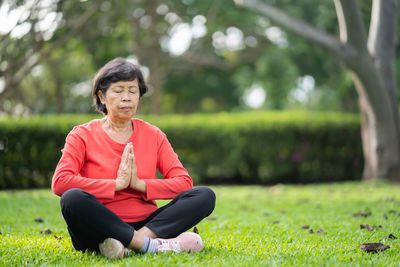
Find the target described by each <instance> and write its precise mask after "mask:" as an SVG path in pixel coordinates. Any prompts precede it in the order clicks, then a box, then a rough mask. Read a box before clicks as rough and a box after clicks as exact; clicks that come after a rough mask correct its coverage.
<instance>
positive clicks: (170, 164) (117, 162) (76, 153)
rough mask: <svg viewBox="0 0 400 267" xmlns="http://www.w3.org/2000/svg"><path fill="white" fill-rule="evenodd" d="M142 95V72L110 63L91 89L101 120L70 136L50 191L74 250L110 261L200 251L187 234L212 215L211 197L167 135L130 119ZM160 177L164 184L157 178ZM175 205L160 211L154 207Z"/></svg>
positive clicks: (198, 239)
mask: <svg viewBox="0 0 400 267" xmlns="http://www.w3.org/2000/svg"><path fill="white" fill-rule="evenodd" d="M146 91H147V86H146V84H145V82H144V79H143V75H142V73H141V71H140V70H139V69H138V68H137V67H136V66H135V65H134V64H132V63H129V62H127V61H126V60H124V59H122V58H116V59H114V60H112V61H110V62H108V63H107V64H106V65H104V66H103V67H102V68H101V69H100V70H99V71H98V73H97V74H96V76H95V78H94V82H93V92H92V93H93V97H94V99H95V103H96V108H97V110H98V111H100V112H101V113H103V114H104V115H105V117H103V118H102V119H95V120H92V121H90V122H88V123H85V124H82V125H78V126H76V127H74V129H73V130H72V131H71V132H70V133H69V134H68V136H67V138H66V142H65V146H64V149H63V150H62V156H61V159H60V161H59V163H58V165H57V167H56V170H55V173H54V176H53V180H52V190H53V192H54V193H55V194H57V195H58V196H61V210H62V214H63V216H64V219H65V221H66V223H67V225H68V231H69V234H70V236H71V239H72V244H73V246H74V247H75V249H77V250H82V251H85V250H89V251H100V252H101V253H102V254H103V255H104V256H106V257H108V258H116V257H122V256H124V254H126V253H127V252H129V251H130V250H135V251H138V252H141V253H146V252H153V253H155V252H159V251H174V252H180V251H191V252H197V251H200V250H201V249H202V248H203V241H202V239H201V237H200V236H199V235H198V234H195V233H193V232H185V231H187V230H189V229H190V228H192V227H193V226H194V225H196V224H197V223H198V222H200V221H201V220H202V219H204V218H205V217H207V216H208V215H210V214H211V212H212V211H213V210H214V205H215V194H214V192H213V191H212V190H211V189H209V188H207V187H196V188H192V186H193V182H192V179H191V178H190V176H189V174H188V172H187V171H186V169H185V168H184V167H183V166H182V164H181V162H180V161H179V159H178V156H177V155H176V154H175V153H174V151H173V149H172V147H171V145H170V143H169V142H168V140H167V137H166V135H165V134H164V133H163V132H162V131H161V130H160V129H158V128H157V127H155V126H153V125H151V124H149V123H146V122H144V121H142V120H139V119H133V118H132V117H133V116H134V115H135V113H136V109H137V107H138V104H139V100H140V97H141V96H142V95H143V94H145V93H146ZM157 169H158V170H159V171H160V173H161V174H162V175H163V177H164V179H157V178H156V170H157ZM157 199H173V200H172V201H171V202H170V203H169V204H167V205H165V206H163V207H161V208H159V207H157V204H156V202H155V200H157Z"/></svg>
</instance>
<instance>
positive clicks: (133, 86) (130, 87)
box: [112, 85, 139, 89]
mask: <svg viewBox="0 0 400 267" xmlns="http://www.w3.org/2000/svg"><path fill="white" fill-rule="evenodd" d="M112 88H121V89H124V88H125V86H122V85H114V86H113V87H112ZM132 88H139V86H136V85H132V86H129V87H128V89H132Z"/></svg>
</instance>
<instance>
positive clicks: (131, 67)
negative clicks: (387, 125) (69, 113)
mask: <svg viewBox="0 0 400 267" xmlns="http://www.w3.org/2000/svg"><path fill="white" fill-rule="evenodd" d="M135 79H137V80H138V84H139V94H140V97H142V95H144V94H145V93H146V92H147V85H146V83H145V81H144V78H143V74H142V72H141V71H140V69H139V67H138V66H136V65H135V64H133V63H131V62H129V61H127V60H125V59H123V58H120V57H117V58H115V59H113V60H111V61H109V62H107V63H106V64H105V65H104V66H103V67H102V68H101V69H100V70H99V71H98V72H97V73H96V75H95V76H94V80H93V89H92V95H93V98H94V101H95V106H96V110H97V111H99V112H101V113H103V114H104V115H107V108H106V106H105V105H103V103H101V101H100V98H99V97H98V96H97V92H98V91H101V92H102V94H103V95H106V92H107V90H108V88H109V87H110V85H111V84H112V83H115V82H119V81H133V80H135Z"/></svg>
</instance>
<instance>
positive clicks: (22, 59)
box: [0, 0, 101, 111]
mask: <svg viewBox="0 0 400 267" xmlns="http://www.w3.org/2000/svg"><path fill="white" fill-rule="evenodd" d="M100 3H101V1H98V2H97V3H96V4H94V5H91V6H90V8H86V9H85V7H87V6H85V5H72V4H71V3H68V2H65V1H63V0H59V1H50V2H48V1H41V0H32V1H27V2H25V1H13V0H8V1H3V2H2V3H1V4H0V6H1V10H2V13H3V15H4V19H2V20H3V23H7V25H5V24H4V25H2V29H1V33H0V40H1V42H0V51H1V52H0V80H1V88H0V107H3V109H7V106H8V107H9V108H11V107H12V103H11V102H12V101H9V102H8V103H6V104H5V103H4V102H5V100H6V99H10V98H11V99H12V98H16V99H18V101H19V102H21V103H23V104H26V103H27V102H28V101H29V99H28V98H27V97H26V95H25V94H24V93H23V92H22V91H21V84H22V81H23V79H24V78H26V76H28V75H29V74H30V72H31V71H32V69H33V68H34V67H35V66H37V65H38V64H40V63H41V62H43V61H45V60H46V59H48V58H49V57H50V55H51V53H52V52H53V51H54V50H55V49H57V48H59V47H60V46H62V45H63V44H65V43H66V42H67V41H68V40H69V39H71V38H73V36H74V35H75V34H77V33H78V32H79V31H80V30H81V28H82V27H83V25H85V23H87V22H88V21H89V19H90V18H91V17H92V16H93V14H94V13H95V12H96V10H97V8H98V7H99V5H100ZM68 8H73V9H74V11H75V12H76V13H75V15H74V16H63V14H64V13H63V12H64V11H65V10H66V9H68ZM71 13H72V12H71ZM76 14H79V15H78V16H76ZM57 27H62V28H63V29H64V30H63V34H54V32H55V30H56V29H57ZM49 62H50V61H49ZM58 82H61V81H60V80H58ZM61 97H62V96H61V95H59V96H58V100H57V101H58V103H59V107H62V105H63V104H62V102H63V100H62V99H61ZM57 101H56V102H57ZM4 104H5V106H6V108H4ZM6 111H7V110H6Z"/></svg>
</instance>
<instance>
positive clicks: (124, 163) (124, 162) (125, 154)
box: [121, 144, 129, 165]
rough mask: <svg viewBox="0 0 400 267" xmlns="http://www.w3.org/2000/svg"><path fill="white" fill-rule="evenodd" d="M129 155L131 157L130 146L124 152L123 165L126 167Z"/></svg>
mask: <svg viewBox="0 0 400 267" xmlns="http://www.w3.org/2000/svg"><path fill="white" fill-rule="evenodd" d="M128 155H129V144H127V145H126V146H125V148H124V152H122V156H121V165H126V164H127V163H128Z"/></svg>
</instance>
